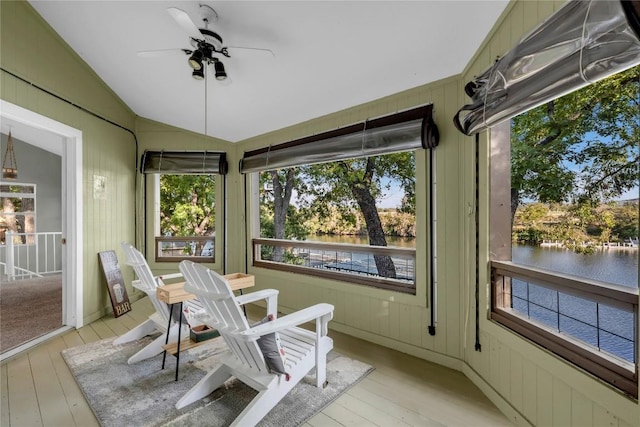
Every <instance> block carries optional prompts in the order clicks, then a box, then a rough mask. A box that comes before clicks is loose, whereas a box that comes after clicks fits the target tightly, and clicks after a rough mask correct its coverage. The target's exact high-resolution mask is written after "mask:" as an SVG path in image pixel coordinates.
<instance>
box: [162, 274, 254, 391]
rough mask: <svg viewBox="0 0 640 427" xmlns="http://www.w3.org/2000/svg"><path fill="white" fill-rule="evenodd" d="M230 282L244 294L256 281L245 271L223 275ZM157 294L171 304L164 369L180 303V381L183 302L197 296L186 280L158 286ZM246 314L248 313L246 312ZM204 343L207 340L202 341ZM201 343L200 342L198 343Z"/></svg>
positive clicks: (234, 288) (232, 287)
mask: <svg viewBox="0 0 640 427" xmlns="http://www.w3.org/2000/svg"><path fill="white" fill-rule="evenodd" d="M223 277H224V278H225V279H227V281H228V282H229V284H230V285H231V290H233V291H240V293H241V294H242V290H243V289H246V288H250V287H252V286H254V284H255V281H254V277H253V276H252V275H249V274H243V273H231V274H225V275H224V276H223ZM156 295H157V297H158V299H159V300H160V301H163V302H165V303H167V304H168V305H169V307H170V308H169V322H168V324H167V337H166V339H165V341H164V344H165V345H164V348H165V350H164V353H163V354H162V369H164V365H165V361H166V358H167V348H169V347H172V346H170V345H169V330H170V328H171V320H172V318H173V306H174V305H175V304H180V316H179V319H180V327H179V328H178V342H177V343H176V347H175V348H176V350H175V351H176V353H175V355H176V381H178V369H179V366H180V347H181V345H180V344H181V339H182V337H181V333H182V304H183V303H184V302H185V301H189V300H192V299H195V298H196V296H195V295H194V294H190V293H189V292H187V291H185V290H184V282H180V283H171V284H169V285H164V286H158V288H157V290H156ZM245 314H246V313H245ZM202 342H203V343H204V342H206V341H202ZM185 344H187V345H185V350H186V349H187V348H190V347H193V345H189V344H190V343H185ZM198 344H200V343H198Z"/></svg>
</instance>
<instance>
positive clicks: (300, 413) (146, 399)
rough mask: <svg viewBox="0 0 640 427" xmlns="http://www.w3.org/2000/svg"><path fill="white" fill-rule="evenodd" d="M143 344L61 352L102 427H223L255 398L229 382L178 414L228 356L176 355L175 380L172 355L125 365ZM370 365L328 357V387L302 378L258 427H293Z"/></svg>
mask: <svg viewBox="0 0 640 427" xmlns="http://www.w3.org/2000/svg"><path fill="white" fill-rule="evenodd" d="M149 341H150V338H148V337H147V338H143V339H142V340H139V341H135V342H131V343H127V344H123V345H114V344H113V339H107V340H102V341H97V342H95V343H91V344H87V345H83V346H80V347H74V348H70V349H67V350H63V351H62V356H63V357H64V359H65V361H66V363H67V365H68V366H69V369H70V370H71V372H72V373H73V375H74V377H75V379H76V381H77V382H78V384H79V386H80V388H81V389H82V392H83V393H84V395H85V397H86V399H87V401H88V402H89V405H91V408H92V409H93V412H94V413H95V415H96V418H97V419H98V421H99V422H100V424H101V425H102V426H105V427H110V426H114V427H121V426H123V425H134V424H135V425H136V426H165V425H166V426H194V425H207V426H226V425H229V424H230V423H231V422H232V421H233V420H234V419H235V418H236V416H237V415H238V414H239V413H240V412H241V411H242V409H243V408H244V407H245V406H246V405H247V404H248V403H249V402H250V401H251V400H252V399H253V397H254V396H255V395H256V392H255V391H254V390H253V389H251V388H250V387H248V386H246V385H245V384H243V383H241V382H239V381H238V380H236V379H232V380H230V381H227V383H226V384H225V387H224V388H221V389H218V390H216V391H214V392H213V393H212V394H210V395H209V396H207V397H206V398H204V399H202V400H200V401H198V402H196V403H193V404H191V405H189V406H187V407H185V408H183V409H181V410H177V409H175V406H174V405H175V403H176V402H177V401H178V399H180V398H181V397H182V396H183V395H184V393H186V392H187V391H188V390H189V389H190V388H191V387H192V386H193V385H194V384H195V383H197V382H198V381H199V380H200V379H201V378H202V377H203V376H204V375H205V373H206V372H208V371H209V370H211V369H213V368H214V367H215V366H217V365H218V364H219V363H220V362H219V361H220V360H221V358H222V357H224V356H226V355H227V354H229V353H228V352H229V350H228V348H227V346H226V344H225V343H224V341H223V340H222V339H213V340H211V341H210V342H207V343H206V344H204V345H201V346H199V347H196V348H192V349H189V350H187V351H185V352H182V353H181V355H180V370H179V373H180V376H179V379H178V381H174V379H175V366H176V365H175V363H176V359H175V357H173V356H170V355H167V365H166V368H165V369H164V370H162V369H161V367H162V354H160V355H158V356H156V357H153V358H151V359H148V360H143V361H141V362H138V363H136V364H133V365H128V364H127V359H128V358H129V356H131V355H132V354H134V353H135V352H136V351H137V350H138V349H140V348H141V347H142V346H144V345H145V344H146V343H148V342H149ZM372 370H373V368H372V367H371V366H370V365H367V364H365V363H362V362H359V361H357V360H353V359H349V358H347V357H344V356H342V355H340V354H338V353H336V352H333V351H332V352H330V353H329V355H328V362H327V379H328V381H329V385H328V386H327V387H326V388H324V389H322V388H317V387H315V385H313V379H314V376H313V375H309V376H307V377H306V378H305V379H303V380H302V381H301V382H300V383H299V384H298V385H296V387H295V388H294V389H293V390H292V391H291V392H290V393H289V394H288V395H287V396H286V397H285V398H284V399H283V400H281V401H280V403H279V404H278V405H277V406H276V407H275V408H274V409H272V410H271V412H269V413H268V414H267V416H266V417H265V418H264V419H263V420H262V421H261V423H260V424H258V425H260V426H273V427H275V426H278V427H283V426H297V425H300V424H303V423H304V422H306V421H307V420H308V419H309V418H311V417H312V416H313V415H315V414H316V413H317V412H319V411H320V410H322V409H323V408H324V407H325V406H327V405H328V404H329V403H331V402H332V401H333V400H335V399H336V398H337V397H338V396H339V395H340V394H341V393H343V392H344V391H346V390H347V389H349V388H350V387H351V386H352V385H354V384H356V383H357V382H358V381H360V380H361V379H362V378H364V377H365V376H366V375H367V374H368V373H369V372H371V371H372Z"/></svg>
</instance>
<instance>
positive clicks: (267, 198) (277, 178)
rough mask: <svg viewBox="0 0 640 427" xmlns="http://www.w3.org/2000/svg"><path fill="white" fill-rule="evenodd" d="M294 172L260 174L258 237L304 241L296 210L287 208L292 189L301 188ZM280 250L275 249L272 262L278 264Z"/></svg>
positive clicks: (283, 171)
mask: <svg viewBox="0 0 640 427" xmlns="http://www.w3.org/2000/svg"><path fill="white" fill-rule="evenodd" d="M296 172H297V168H285V169H278V170H270V171H265V172H262V173H261V174H260V184H261V185H260V189H261V192H260V195H261V201H260V210H261V212H260V231H261V235H262V237H271V238H275V239H290V238H292V237H295V238H298V239H304V238H306V236H307V234H308V233H307V230H306V229H305V228H304V226H303V225H302V224H303V223H304V219H302V218H300V215H299V212H298V211H297V209H296V208H295V207H294V206H292V205H291V197H292V196H293V190H294V188H303V187H304V183H303V182H301V180H300V179H299V178H298V177H297V173H296ZM283 256H284V248H282V247H275V248H274V249H273V252H272V253H271V259H272V260H273V261H277V262H282V260H283Z"/></svg>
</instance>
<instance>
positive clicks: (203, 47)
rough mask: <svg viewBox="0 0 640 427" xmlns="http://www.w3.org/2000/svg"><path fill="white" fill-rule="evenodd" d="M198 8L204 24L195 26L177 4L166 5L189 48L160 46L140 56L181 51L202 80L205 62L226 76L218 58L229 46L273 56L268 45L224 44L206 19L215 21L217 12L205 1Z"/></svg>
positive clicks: (217, 75) (221, 78)
mask: <svg viewBox="0 0 640 427" xmlns="http://www.w3.org/2000/svg"><path fill="white" fill-rule="evenodd" d="M200 11H201V13H202V21H203V23H204V28H198V26H196V24H194V23H193V21H192V20H191V18H190V17H189V15H188V14H187V12H185V11H184V10H182V9H178V8H177V7H169V8H167V12H169V15H171V16H172V17H173V19H174V20H175V21H176V22H177V23H178V25H179V26H180V27H181V28H182V29H183V30H184V31H185V32H186V33H187V34H188V35H189V41H190V43H191V46H192V47H193V49H161V50H151V51H142V52H138V55H140V56H157V55H164V54H173V53H184V54H185V55H187V56H189V60H188V63H189V65H190V66H191V68H192V69H193V71H192V74H191V75H192V77H193V78H194V79H196V80H202V79H204V77H205V68H206V67H205V66H206V65H212V64H213V67H214V72H215V78H216V80H219V81H224V80H227V78H228V76H227V72H226V70H225V68H224V64H223V63H222V61H220V58H219V56H224V57H227V58H230V57H231V55H230V54H229V49H250V50H257V51H264V52H268V53H271V55H273V56H275V55H274V53H273V51H271V50H270V49H264V48H257V47H240V46H225V45H224V42H223V41H222V37H221V36H220V35H219V34H218V33H216V32H214V31H212V30H210V29H209V23H211V22H216V21H217V20H218V13H217V12H216V11H215V10H214V9H213V8H212V7H211V6H208V5H206V4H201V5H200Z"/></svg>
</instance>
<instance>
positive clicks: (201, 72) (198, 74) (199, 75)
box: [191, 67, 204, 80]
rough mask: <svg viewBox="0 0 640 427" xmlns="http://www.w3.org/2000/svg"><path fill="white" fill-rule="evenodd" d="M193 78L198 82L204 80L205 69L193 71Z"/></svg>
mask: <svg viewBox="0 0 640 427" xmlns="http://www.w3.org/2000/svg"><path fill="white" fill-rule="evenodd" d="M191 77H193V78H194V79H196V80H202V79H204V67H202V68H200V69H199V70H193V73H191Z"/></svg>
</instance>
